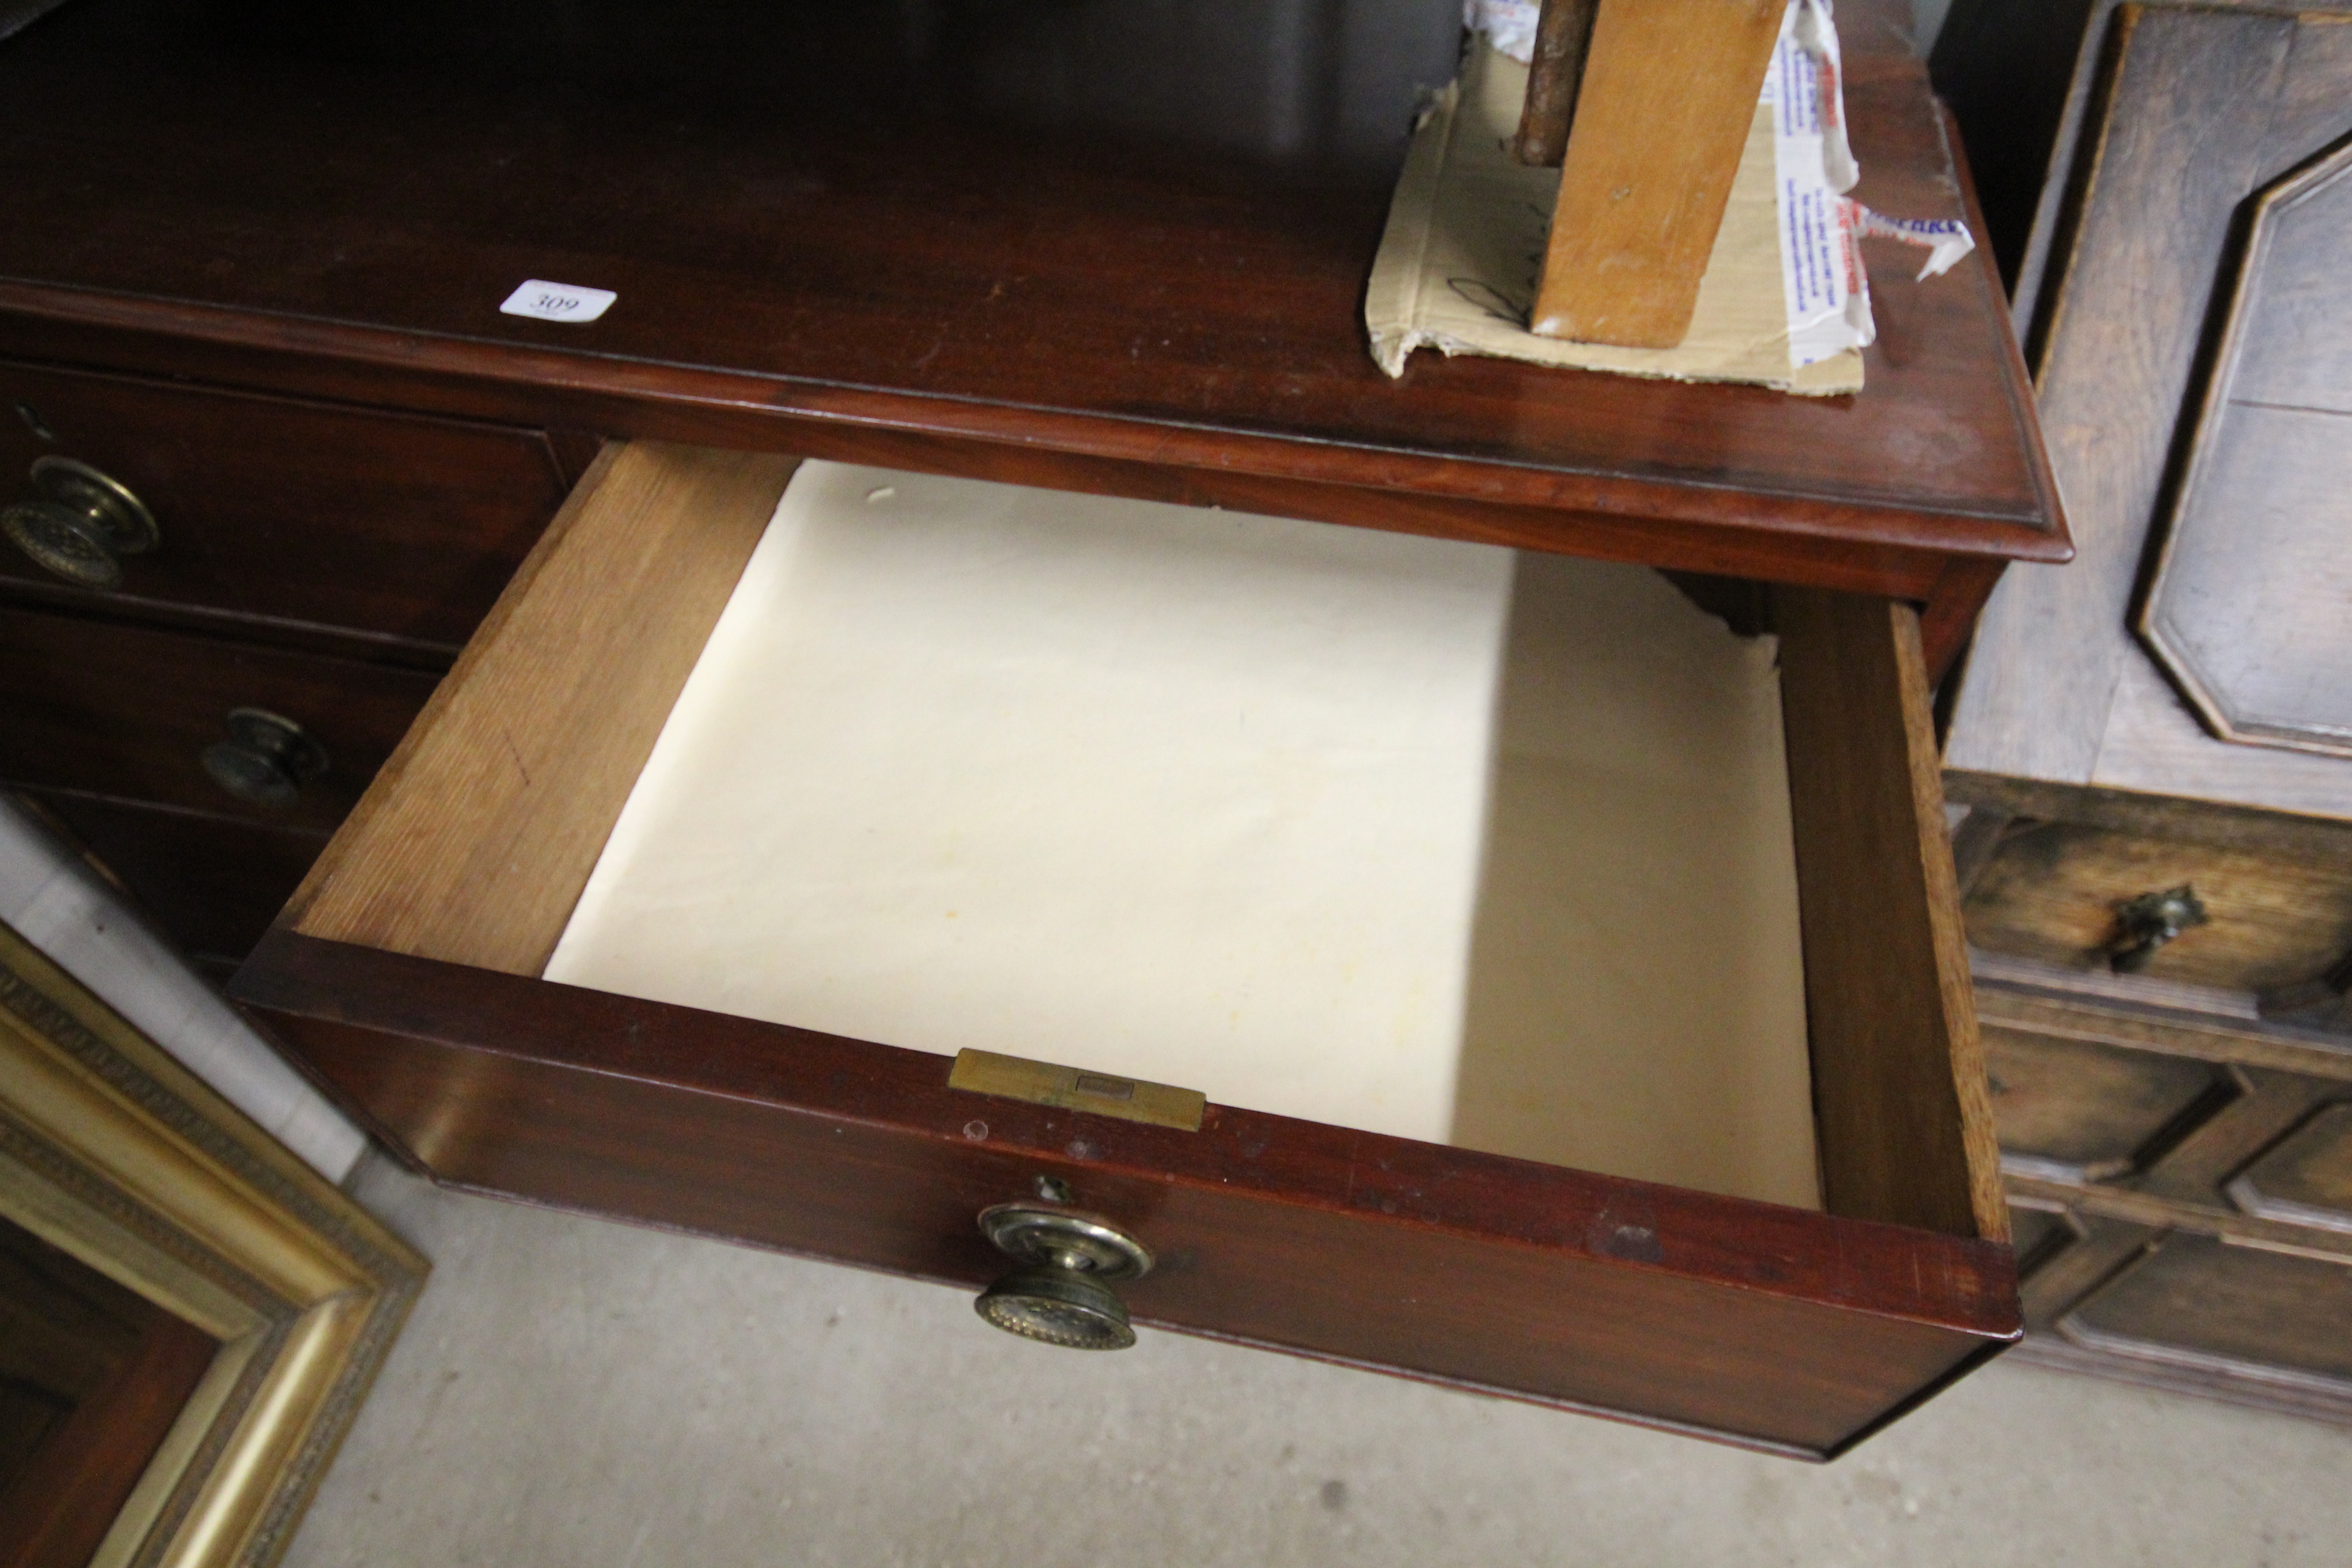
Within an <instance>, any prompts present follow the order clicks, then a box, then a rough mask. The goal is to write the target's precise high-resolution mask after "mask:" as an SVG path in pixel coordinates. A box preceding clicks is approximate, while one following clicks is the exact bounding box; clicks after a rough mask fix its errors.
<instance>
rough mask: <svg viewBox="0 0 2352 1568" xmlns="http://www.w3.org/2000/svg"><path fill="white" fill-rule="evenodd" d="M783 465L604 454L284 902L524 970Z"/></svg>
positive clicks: (364, 937)
mask: <svg viewBox="0 0 2352 1568" xmlns="http://www.w3.org/2000/svg"><path fill="white" fill-rule="evenodd" d="M797 461H798V460H797V459H795V458H778V457H769V456H765V455H758V454H749V453H739V452H721V451H715V450H711V449H709V448H703V447H667V446H663V445H660V444H658V443H654V442H634V443H624V444H616V445H614V446H613V447H609V448H607V450H606V451H605V453H604V456H603V457H601V458H598V459H597V461H596V462H595V463H594V464H593V466H592V467H591V468H590V469H589V471H588V474H587V475H586V477H584V478H583V479H582V480H581V481H580V484H579V486H578V488H577V489H574V490H573V492H572V499H571V500H569V501H567V502H566V503H565V505H564V508H563V510H562V512H560V513H558V514H557V516H556V519H555V521H554V522H553V523H551V524H550V525H549V527H548V530H547V532H546V535H545V536H544V537H543V538H542V539H541V542H540V543H539V546H538V548H537V549H535V550H533V551H532V552H531V554H530V558H529V559H528V560H526V561H525V562H524V563H523V565H522V569H521V570H520V572H518V573H517V574H515V578H514V581H513V582H512V583H511V584H509V585H508V588H507V591H506V593H505V594H504V595H502V596H501V597H500V598H499V602H498V605H497V606H496V608H494V609H493V610H492V611H491V612H490V616H489V618H488V621H486V622H485V623H484V625H483V626H482V629H481V631H480V633H479V634H478V636H477V637H475V639H474V641H473V642H472V643H471V644H469V645H468V646H467V650H466V653H465V656H464V657H463V658H460V659H459V660H458V661H457V668H455V669H454V670H452V671H451V672H450V674H449V677H448V679H446V681H444V682H443V683H442V685H441V687H440V689H438V690H437V691H436V692H435V694H434V698H433V701H432V703H431V705H430V706H429V707H427V708H426V710H425V713H424V715H423V716H422V717H421V718H420V719H418V721H417V722H416V724H415V727H414V728H413V729H412V730H410V731H409V732H408V735H407V737H406V738H405V739H404V740H403V741H402V742H401V744H400V749H399V751H398V752H395V753H394V755H393V757H392V759H391V761H390V763H388V764H387V765H386V766H385V768H384V770H383V773H382V774H381V775H380V778H379V780H378V783H377V784H376V785H375V786H374V787H373V788H371V789H370V791H369V792H368V795H367V797H366V798H365V799H364V800H362V802H361V803H360V805H359V809H358V811H357V812H356V813H355V814H354V816H353V817H352V822H351V823H350V825H349V826H347V827H346V828H345V829H344V831H343V832H342V833H341V834H339V835H337V837H336V838H335V841H334V843H333V845H332V846H331V847H329V849H328V850H327V853H326V855H325V856H324V857H323V858H321V860H320V863H319V865H318V867H317V868H316V869H315V870H314V871H313V872H312V874H311V876H310V879H309V880H307V881H306V882H305V883H304V884H303V887H302V889H301V890H300V891H299V893H298V894H297V895H296V897H295V899H294V900H293V901H292V903H291V904H290V905H289V908H288V911H287V912H288V916H289V919H290V920H291V921H293V922H294V926H295V929H297V930H299V931H304V932H307V933H308V934H310V935H312V936H320V937H328V938H331V939H334V940H337V941H341V942H363V943H366V944H367V945H369V946H373V947H382V948H385V949H388V950H390V951H392V952H412V953H419V954H423V955H425V956H428V957H436V958H448V959H452V960H456V961H458V962H462V963H473V964H478V965H480V966H481V967H484V968H487V969H496V970H500V971H503V972H505V973H514V974H532V975H535V974H537V973H539V972H540V971H541V969H542V968H544V967H545V966H546V963H547V957H548V954H549V953H551V952H553V951H554V950H555V943H556V941H557V939H558V938H560V937H561V936H562V934H563V926H564V922H565V921H568V920H570V919H571V916H572V905H573V904H574V903H575V902H576V901H577V900H578V899H579V897H580V889H582V888H583V886H585V885H586V883H587V880H588V873H589V872H590V871H592V870H593V869H594V868H595V865H596V858H597V856H599V855H601V854H602V853H603V852H604V840H605V838H606V837H607V836H608V835H609V834H610V833H611V831H612V827H613V823H614V819H615V818H616V817H618V816H620V812H621V807H622V806H623V805H625V803H626V802H627V800H628V797H629V791H630V790H631V789H632V788H634V787H635V784H636V782H637V773H638V770H639V769H641V768H642V767H644V765H645V761H646V755H647V753H649V752H651V751H652V750H653V744H654V741H655V740H656V738H657V737H658V736H659V735H660V733H661V727H662V725H663V723H664V722H666V721H667V720H668V718H669V710H670V705H671V704H672V703H673V702H675V701H676V700H677V693H678V690H679V689H680V688H681V687H683V686H684V685H685V683H686V678H687V676H688V674H690V673H691V672H692V671H693V668H694V663H695V660H696V659H697V658H698V657H699V656H700V655H701V652H702V645H703V642H704V640H705V639H706V638H707V637H709V635H710V628H711V626H713V625H714V624H715V623H716V622H717V621H718V619H719V611H720V610H722V609H724V608H725V607H726V605H727V598H728V595H730V594H731V593H732V592H733V591H734V588H735V582H736V579H737V578H738V577H740V575H741V574H742V570H743V563H744V562H745V561H746V560H748V559H749V558H750V556H751V549H752V547H753V546H754V545H756V544H757V543H759V542H760V536H761V533H762V532H763V531H765V530H766V528H767V525H768V519H769V517H770V516H771V515H772V513H773V512H774V510H775V508H776V502H777V500H778V499H779V498H780V497H782V494H783V489H784V483H785V481H786V480H787V479H789V478H790V477H791V475H792V471H793V468H795V467H796V466H797Z"/></svg>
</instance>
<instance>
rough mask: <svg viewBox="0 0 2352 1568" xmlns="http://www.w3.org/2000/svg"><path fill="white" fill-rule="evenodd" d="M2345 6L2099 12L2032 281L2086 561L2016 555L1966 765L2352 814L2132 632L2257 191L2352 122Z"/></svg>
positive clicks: (2329, 784)
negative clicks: (2239, 741) (2174, 681)
mask: <svg viewBox="0 0 2352 1568" xmlns="http://www.w3.org/2000/svg"><path fill="white" fill-rule="evenodd" d="M2347 15H2352V12H2347V9H2346V8H2345V7H2344V6H2341V5H2335V4H2333V3H2332V0H2331V3H2330V4H2329V5H2314V6H2311V7H2306V8H2304V9H2303V10H2302V11H2301V13H2300V14H2299V15H2297V16H2281V15H2274V14H2265V13H2263V12H2261V11H2258V10H2256V9H2253V8H2252V7H2245V6H2234V5H2217V6H2198V7H2188V6H2171V5H2149V6H2120V7H2114V8H2112V10H2111V11H2110V9H2109V8H2106V7H2105V6H2102V7H2100V8H2098V9H2096V10H2095V13H2094V16H2093V17H2092V29H2093V32H2092V37H2091V40H2090V42H2089V43H2088V44H2086V52H2085V55H2084V60H2083V63H2082V65H2081V67H2080V68H2079V69H2078V71H2077V75H2076V78H2075V82H2074V91H2073V96H2072V98H2071V99H2070V100H2069V105H2068V108H2067V110H2066V115H2067V120H2066V123H2065V124H2064V125H2063V126H2062V127H2061V130H2060V133H2059V145H2058V149H2057V151H2056V153H2053V169H2055V170H2057V171H2058V172H2059V173H2060V174H2062V175H2063V182H2062V184H2063V189H2058V190H2053V192H2052V193H2050V194H2049V195H2046V196H2045V199H2044V205H2043V208H2042V213H2041V216H2039V218H2037V221H2036V229H2035V242H2034V243H2035V246H2036V247H2038V249H2037V250H2036V251H2034V252H2033V253H2032V254H2030V255H2029V256H2028V258H2027V261H2026V270H2025V274H2024V276H2023V277H2021V280H2020V289H2021V293H2020V305H2021V321H2027V322H2030V324H2031V330H2032V334H2033V335H2032V338H2031V339H2030V343H2031V345H2032V353H2033V363H2034V364H2035V367H2036V375H2037V379H2038V382H2039V384H2040V386H2041V390H2042V416H2043V421H2044V426H2045V429H2046V430H2047V432H2048V435H2049V439H2050V442H2051V447H2052V453H2053V460H2054V461H2055V462H2056V464H2057V466H2058V469H2059V472H2060V474H2061V476H2062V478H2063V481H2064V483H2065V485H2066V489H2067V495H2068V498H2069V505H2070V515H2071V516H2072V518H2073V520H2074V526H2075V531H2076V535H2077V540H2078V542H2079V543H2080V545H2081V548H2082V559H2081V560H2080V561H2078V562H2077V563H2075V564H2074V566H2072V567H2070V568H2068V569H2067V570H2066V571H2065V572H2063V573H2056V574H2052V573H2041V572H2021V573H2014V574H2011V575H2010V576H2009V577H2008V578H2007V579H2005V580H2004V583H2003V584H2002V587H2001V588H2000V592H1998V593H1997V594H1996V595H1994V597H1993V599H1992V601H1991V603H1990V607H1989V609H1988V611H1987V614H1986V617H1985V620H1984V624H1983V626H1981V627H1980V629H1979V636H1978V638H1977V643H1976V648H1975V652H1974V653H1973V654H1972V655H1971V658H1970V666H1969V674H1968V677H1967V679H1966V682H1965V684H1964V686H1963V687H1962V689H1961V690H1960V693H1959V698H1958V702H1957V704H1956V707H1955V713H1954V719H1953V722H1952V726H1951V736H1950V747H1949V752H1948V759H1949V760H1950V761H1951V762H1952V763H1953V764H1954V765H1955V766H1956V767H1959V768H1964V769H1969V770H1971V771H1976V772H1980V773H2011V774H2014V775H2018V776H2021V777H2028V778H2039V779H2045V780H2053V781H2060V782H2067V783H2074V784H2106V785H2112V786H2116V787H2118V788H2124V789H2134V790H2143V791H2152V792H2156V793H2162V794H2170V795H2188V796H2196V797H2199V798H2201V799H2206V800H2238V801H2244V802H2248V803H2252V804H2259V805H2269V806H2273V807H2275V808H2277V809H2281V810H2287V811H2299V812H2309V813H2325V814H2330V815H2335V816H2345V815H2347V813H2352V793H2347V791H2352V786H2347V784H2345V783H2344V782H2343V781H2342V779H2341V777H2340V776H2339V775H2340V773H2341V769H2340V768H2336V767H2335V766H2334V765H2333V764H2330V763H2325V762H2317V761H2315V760H2314V759H2311V758H2305V757H2301V756H2296V755H2294V754H2291V753H2283V752H2269V753H2265V752H2255V750H2254V749H2253V748H2248V747H2242V746H2231V745H2230V744H2227V743H2225V742H2217V741H2214V740H2213V739H2212V738H2211V737H2210V735H2207V734H2206V733H2204V731H2202V729H2201V727H2200V725H2199V723H2198V722H2197V721H2196V719H2195V717H2194V715H2193V714H2192V713H2191V712H2190V711H2189V710H2188V708H2187V707H2186V706H2185V705H2184V704H2183V703H2182V701H2181V700H2180V699H2179V696H2178V695H2177V694H2176V693H2175V692H2174V691H2173V690H2172V689H2170V688H2169V687H2168V685H2167V683H2166V682H2165V680H2164V679H2163V678H2162V677H2161V676H2160V675H2159V674H2158V671H2157V670H2156V668H2155V667H2154V666H2153V664H2152V663H2151V662H2150V661H2149V659H2148V658H2147V654H2146V653H2145V652H2144V651H2143V650H2142V649H2141V648H2140V647H2138V645H2137V644H2136V643H2135V642H2134V641H2133V640H2132V639H2131V637H2130V635H2129V625H2130V617H2131V615H2132V612H2133V609H2134V605H2135V597H2136V593H2137V585H2138V583H2139V580H2140V577H2141V575H2142V573H2143V570H2144V567H2145V564H2146V552H2147V545H2148V542H2149V530H2150V525H2151V524H2152V522H2153V521H2155V519H2156V517H2157V515H2158V509H2159V506H2160V505H2161V504H2162V503H2163V501H2164V499H2165V498H2166V496H2167V494H2168V486H2170V485H2171V484H2172V483H2173V482H2174V479H2175V464H2176V460H2177V456H2178V454H2177V452H2176V442H2177V439H2178V437H2179V432H2180V430H2181V427H2182V426H2183V424H2184V422H2185V421H2188V420H2190V419H2193V411H2194V409H2195V407H2196V405H2197V404H2198V402H2199V400H2200V399H2201V398H2202V397H2203V395H2204V387H2205V380H2204V377H2205V370H2206V361H2205V359H2204V358H2203V357H2201V356H2203V355H2205V354H2207V353H2210V333H2209V317H2210V310H2211V308H2212V307H2213V305H2214V302H2215V300H2216V295H2217V291H2219V292H2220V293H2221V294H2222V295H2226V292H2227V289H2228V286H2229V279H2230V278H2231V267H2232V264H2233V258H2234V257H2235V256H2236V254H2237V243H2238V239H2239V237H2240V236H2239V233H2238V225H2239V223H2240V215H2241V210H2242V206H2243V204H2244V203H2245V202H2246V201H2247V199H2248V198H2249V197H2251V196H2252V195H2254V194H2255V193H2256V192H2257V191H2259V190H2261V189H2262V188H2263V187H2264V186H2266V185H2268V184H2272V183H2273V182H2274V181H2276V180H2278V179H2280V178H2282V177H2284V176H2285V175H2288V174H2292V173H2293V172H2294V171H2295V170H2297V169H2299V168H2302V167H2304V166H2305V165H2306V164H2307V163H2309V162H2310V161H2311V160H2312V159H2313V158H2314V157H2315V156H2316V155H2319V154H2321V153H2325V152H2326V150H2327V149H2328V148H2330V147H2331V146H2333V145H2335V144H2336V143H2337V142H2340V141H2341V139H2342V138H2343V137H2344V135H2345V134H2346V133H2347V132H2352V107H2347V105H2352V98H2347V90H2346V89H2347V83H2352V26H2346V25H2345V24H2346V21H2347ZM2037 258H2038V259H2037ZM2029 296H2030V297H2029ZM2263 482H2264V486H2265V488H2268V487H2269V486H2271V485H2273V484H2287V485H2290V486H2291V484H2292V479H2291V476H2290V475H2288V474H2286V473H2285V472H2284V471H2283V470H2282V471H2279V472H2274V473H2273V474H2269V475H2266V476H2264V481H2263ZM2241 499H2242V500H2243V501H2245V502H2246V503H2248V504H2256V505H2259V504H2261V503H2260V502H2259V500H2257V499H2256V498H2254V497H2252V496H2247V497H2243V498H2241ZM2053 649H2063V654H2057V655H2053Z"/></svg>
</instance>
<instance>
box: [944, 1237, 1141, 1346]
mask: <svg viewBox="0 0 2352 1568" xmlns="http://www.w3.org/2000/svg"><path fill="white" fill-rule="evenodd" d="M980 1228H981V1231H982V1234H983V1235H985V1236H986V1237H988V1239H989V1240H990V1241H992V1242H993V1243H994V1244H995V1245H996V1249H997V1250H998V1251H999V1252H1002V1253H1003V1254H1004V1255H1005V1256H1006V1257H1007V1258H1012V1259H1013V1261H1014V1262H1015V1263H1016V1264H1017V1265H1019V1267H1017V1268H1014V1269H1013V1272H1012V1273H1010V1274H1007V1275H1006V1276H1005V1277H1004V1278H1003V1279H999V1280H998V1281H997V1282H996V1283H995V1284H993V1285H992V1286H990V1287H989V1288H988V1289H986V1290H984V1291H982V1293H981V1297H980V1300H979V1301H978V1302H977V1303H976V1306H977V1308H978V1310H979V1312H980V1315H981V1316H982V1317H983V1318H985V1319H987V1320H988V1321H990V1322H992V1323H993V1324H995V1325H996V1326H997V1327H998V1328H1000V1329H1003V1331H1005V1332H1006V1333H1009V1334H1020V1335H1022V1336H1023V1337H1024V1338H1026V1339H1033V1340H1043V1341H1044V1342H1045V1343H1047V1344H1049V1345H1064V1346H1066V1347H1068V1348H1069V1349H1071V1350H1085V1351H1118V1350H1125V1349H1126V1348H1127V1347H1128V1346H1129V1345H1131V1344H1133V1343H1134V1342H1135V1331H1134V1330H1133V1329H1132V1328H1130V1327H1129V1326H1128V1321H1127V1304H1126V1303H1125V1302H1123V1301H1121V1300H1119V1299H1118V1292H1117V1291H1116V1290H1113V1289H1111V1286H1112V1285H1114V1284H1116V1283H1118V1281H1120V1280H1122V1279H1141V1278H1143V1276H1145V1275H1146V1274H1149V1273H1150V1272H1151V1254H1150V1252H1149V1251H1147V1250H1146V1249H1145V1247H1144V1246H1143V1244H1142V1243H1141V1242H1139V1241H1138V1240H1136V1239H1135V1237H1131V1236H1129V1235H1128V1234H1127V1233H1126V1232H1125V1231H1123V1230H1120V1229H1119V1228H1118V1226H1114V1225H1112V1224H1111V1223H1110V1222H1109V1221H1108V1220H1105V1219H1102V1218H1100V1217H1098V1216H1097V1215H1090V1214H1082V1213H1080V1212H1079V1211H1078V1210H1076V1209H1070V1208H1064V1207H1061V1206H1060V1205H1055V1204H1041V1203H1018V1204H998V1205H996V1206H995V1207H994V1208H991V1209H984V1210H982V1212H981V1215H980Z"/></svg>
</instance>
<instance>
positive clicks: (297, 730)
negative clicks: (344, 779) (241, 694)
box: [204, 708, 327, 806]
mask: <svg viewBox="0 0 2352 1568" xmlns="http://www.w3.org/2000/svg"><path fill="white" fill-rule="evenodd" d="M204 763H205V773H210V774H211V775H212V780H213V783H215V784H218V785H220V786H221V788H223V789H225V790H226V791H228V793H229V794H231V795H235V796H236V798H237V799H239V800H241V801H245V802H247V803H248V804H250V805H267V806H285V805H293V804H294V801H295V798H296V797H297V796H298V795H300V794H301V793H302V786H303V785H304V784H308V783H309V782H310V780H312V779H314V778H317V777H318V776H319V775H320V773H325V772H326V771H327V752H326V748H325V747H323V746H321V745H320V744H319V742H316V741H314V740H312V739H311V738H310V731H307V730H305V729H303V728H302V726H301V725H299V724H297V723H296V722H294V721H293V720H291V719H288V718H285V717H283V716H282V715H279V714H276V713H272V712H269V711H268V710H266V709H261V708H232V709H230V710H229V714H228V739H227V740H226V741H215V742H213V743H212V744H211V745H209V746H206V747H205V753H204Z"/></svg>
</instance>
